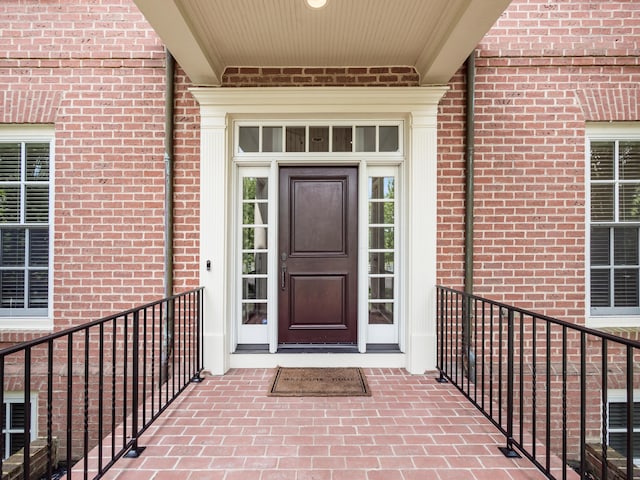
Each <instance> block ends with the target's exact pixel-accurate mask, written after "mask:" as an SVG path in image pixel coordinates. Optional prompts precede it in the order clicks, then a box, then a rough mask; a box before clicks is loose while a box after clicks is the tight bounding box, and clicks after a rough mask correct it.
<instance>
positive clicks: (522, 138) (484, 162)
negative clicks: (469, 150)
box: [438, 0, 640, 323]
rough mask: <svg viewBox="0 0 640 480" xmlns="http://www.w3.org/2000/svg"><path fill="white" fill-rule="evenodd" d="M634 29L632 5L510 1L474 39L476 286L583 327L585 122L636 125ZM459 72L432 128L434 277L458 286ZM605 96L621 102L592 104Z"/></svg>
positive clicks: (639, 8) (639, 24)
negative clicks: (435, 155) (435, 146)
mask: <svg viewBox="0 0 640 480" xmlns="http://www.w3.org/2000/svg"><path fill="white" fill-rule="evenodd" d="M639 33H640V4H639V3H638V2H630V1H612V2H593V1H590V0H582V1H580V0H571V1H560V0H557V1H551V2H550V1H548V0H514V1H513V3H512V4H511V6H510V7H509V8H508V9H507V11H506V12H505V13H504V14H503V15H502V17H501V18H500V19H499V20H498V22H497V23H496V25H495V26H494V28H493V29H492V30H491V31H490V32H489V33H488V35H487V36H486V37H485V38H484V39H483V41H482V42H481V44H480V45H479V48H478V58H477V61H476V64H477V79H476V82H477V84H476V143H475V175H476V184H475V191H476V195H475V203H474V209H475V235H474V241H475V254H474V268H475V275H474V285H475V288H474V291H475V293H477V294H480V295H484V296H488V297H490V298H492V299H496V300H500V301H506V302H509V303H514V304H516V305H518V306H520V307H524V308H528V309H533V310H535V311H538V312H544V313H546V314H548V315H551V316H556V317H559V318H563V319H567V320H571V321H575V322H580V323H583V322H584V315H585V303H584V300H585V295H586V292H585V291H586V285H585V260H586V257H585V234H586V231H585V229H586V224H585V215H586V211H585V200H586V197H585V193H586V192H585V121H586V120H640V117H639V115H638V112H639V111H640V109H638V108H637V104H638V102H639V100H638V95H637V92H638V90H637V85H638V82H640V61H639V59H638V50H637V42H636V39H637V36H638V34H639ZM463 71H464V69H461V72H460V73H459V74H458V75H456V77H454V80H453V81H452V83H451V84H450V86H451V91H450V92H449V93H448V94H447V95H446V97H445V99H444V101H443V102H442V105H441V107H440V109H441V113H442V115H441V118H440V126H439V132H438V133H439V136H440V137H439V148H440V153H439V171H438V179H439V187H438V192H439V193H438V194H439V217H438V220H439V231H438V242H439V243H438V260H439V264H438V266H439V270H438V279H439V282H440V283H442V284H444V285H452V286H454V287H459V286H461V285H462V268H463V267H462V264H461V263H460V261H461V259H462V256H463V251H464V249H463V242H464V234H463V232H464V230H463V228H464V227H463V223H462V219H461V217H460V215H461V214H462V213H461V212H462V211H463V208H464V188H463V183H462V182H463V178H464V170H463V168H462V165H463V144H464V137H463V134H464V131H463V124H462V121H463V118H462V116H461V115H462V112H463V111H464V97H465V92H464V77H463ZM609 97H611V98H617V99H620V100H618V103H617V105H619V108H617V109H615V111H611V110H613V109H611V103H610V102H609V111H608V112H605V113H603V111H602V109H600V108H595V107H594V106H593V105H594V103H597V102H594V101H593V99H598V98H600V99H605V98H609ZM587 99H590V100H589V101H587ZM625 99H630V100H632V101H625ZM452 212H455V214H452Z"/></svg>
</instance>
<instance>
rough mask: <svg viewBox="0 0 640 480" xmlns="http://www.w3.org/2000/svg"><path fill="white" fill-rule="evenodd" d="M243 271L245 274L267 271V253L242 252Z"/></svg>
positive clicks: (264, 273)
mask: <svg viewBox="0 0 640 480" xmlns="http://www.w3.org/2000/svg"><path fill="white" fill-rule="evenodd" d="M242 273H243V274H245V275H246V274H248V273H249V274H251V273H257V274H263V275H266V273H267V254H266V253H243V254H242Z"/></svg>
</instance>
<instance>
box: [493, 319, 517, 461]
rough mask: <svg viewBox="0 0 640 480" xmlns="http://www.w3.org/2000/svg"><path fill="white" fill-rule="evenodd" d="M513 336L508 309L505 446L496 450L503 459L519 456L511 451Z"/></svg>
mask: <svg viewBox="0 0 640 480" xmlns="http://www.w3.org/2000/svg"><path fill="white" fill-rule="evenodd" d="M513 335H514V332H513V310H511V309H509V311H508V313H507V445H506V447H498V448H499V449H500V451H501V452H502V453H503V455H504V456H505V457H508V458H520V454H519V453H518V452H516V451H515V450H514V449H513V377H514V375H515V373H514V372H515V369H514V365H513V361H514V356H515V355H514V354H515V352H514V341H513Z"/></svg>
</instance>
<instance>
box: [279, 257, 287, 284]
mask: <svg viewBox="0 0 640 480" xmlns="http://www.w3.org/2000/svg"><path fill="white" fill-rule="evenodd" d="M286 276H287V266H286V265H285V264H284V263H283V264H282V269H281V271H280V288H281V289H282V290H284V287H285V279H286Z"/></svg>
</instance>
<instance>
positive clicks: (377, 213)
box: [369, 202, 395, 225]
mask: <svg viewBox="0 0 640 480" xmlns="http://www.w3.org/2000/svg"><path fill="white" fill-rule="evenodd" d="M394 208H395V204H394V203H393V202H369V223H372V224H375V223H385V224H389V225H393V224H394V221H393V217H394V215H393V210H394Z"/></svg>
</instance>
